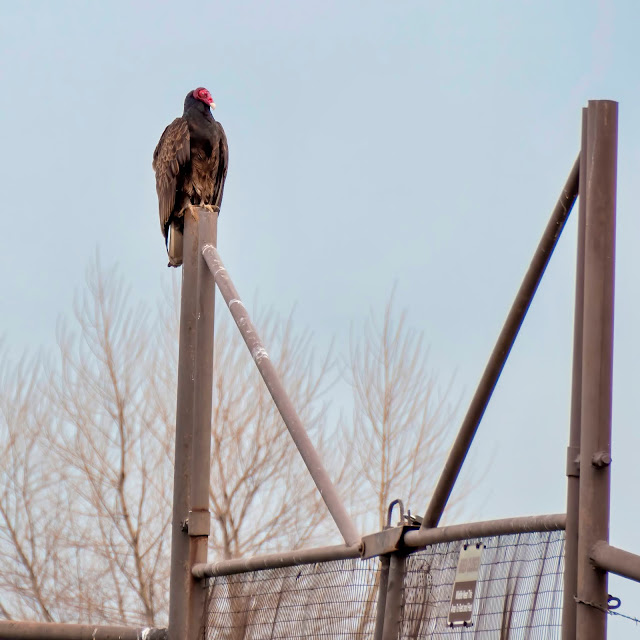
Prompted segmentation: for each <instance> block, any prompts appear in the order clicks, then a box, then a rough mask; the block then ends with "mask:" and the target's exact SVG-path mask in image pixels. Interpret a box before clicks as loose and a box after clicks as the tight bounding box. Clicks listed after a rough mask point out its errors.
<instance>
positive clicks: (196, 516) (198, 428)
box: [188, 208, 218, 640]
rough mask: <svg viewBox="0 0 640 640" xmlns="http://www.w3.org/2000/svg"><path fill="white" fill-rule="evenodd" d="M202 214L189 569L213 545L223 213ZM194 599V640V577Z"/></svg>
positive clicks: (193, 604) (192, 637) (196, 599)
mask: <svg viewBox="0 0 640 640" xmlns="http://www.w3.org/2000/svg"><path fill="white" fill-rule="evenodd" d="M196 211H197V213H198V252H197V253H198V259H197V263H198V264H197V269H198V297H197V312H196V363H195V365H196V369H195V373H196V380H195V394H194V395H195V397H194V416H193V443H192V453H191V492H190V493H191V495H190V509H189V526H188V533H189V543H190V550H189V569H191V567H193V566H194V565H195V564H199V563H202V562H206V561H207V547H208V543H209V533H210V518H209V477H210V474H211V404H212V397H213V329H214V312H215V289H216V284H215V280H214V279H213V276H212V275H211V271H210V270H209V267H208V266H207V263H206V262H205V261H204V258H203V257H202V249H203V247H204V246H205V245H213V246H216V244H217V231H218V213H217V212H216V213H213V212H211V211H208V210H207V209H204V208H198V209H196ZM190 593H191V597H190V600H189V635H188V638H189V640H196V639H197V638H200V637H201V633H200V632H201V628H202V624H203V615H204V609H205V599H206V590H205V589H204V588H203V585H202V583H201V581H199V580H195V581H194V579H193V576H192V584H191V592H190Z"/></svg>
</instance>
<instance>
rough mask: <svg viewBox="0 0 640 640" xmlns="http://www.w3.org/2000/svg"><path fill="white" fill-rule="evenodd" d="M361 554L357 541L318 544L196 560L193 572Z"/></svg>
mask: <svg viewBox="0 0 640 640" xmlns="http://www.w3.org/2000/svg"><path fill="white" fill-rule="evenodd" d="M359 557H360V545H359V544H356V545H353V546H351V547H347V546H345V545H342V544H340V545H334V546H329V547H317V548H315V549H295V550H293V551H281V552H279V553H266V554H264V555H260V556H249V557H248V558H233V559H232V560H221V561H220V562H210V563H208V564H196V565H194V567H193V569H192V573H193V575H194V576H195V577H196V578H215V577H216V576H230V575H235V574H238V573H247V572H249V571H262V570H264V569H279V568H281V567H295V566H298V565H303V564H315V563H316V562H331V561H332V560H345V559H348V558H359Z"/></svg>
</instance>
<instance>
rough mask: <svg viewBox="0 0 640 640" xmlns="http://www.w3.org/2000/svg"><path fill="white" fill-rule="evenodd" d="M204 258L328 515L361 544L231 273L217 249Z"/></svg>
mask: <svg viewBox="0 0 640 640" xmlns="http://www.w3.org/2000/svg"><path fill="white" fill-rule="evenodd" d="M202 255H203V256H204V259H205V261H206V263H207V265H208V267H209V269H210V270H211V273H212V274H213V277H214V279H215V281H216V285H218V289H219V290H220V293H221V294H222V297H223V298H224V300H225V302H226V303H227V306H228V307H229V311H231V315H232V316H233V319H234V320H235V323H236V325H237V326H238V329H239V330H240V333H241V334H242V337H243V339H244V341H245V343H246V345H247V347H248V348H249V352H250V353H251V356H252V357H253V359H254V361H255V363H256V366H257V367H258V371H259V372H260V375H261V376H262V379H263V380H264V382H265V384H266V385H267V389H268V390H269V393H270V394H271V397H272V398H273V401H274V403H275V405H276V407H277V408H278V411H279V412H280V415H281V416H282V419H283V421H284V423H285V425H286V427H287V429H288V430H289V433H290V434H291V437H292V438H293V442H294V443H295V445H296V447H297V448H298V451H299V452H300V455H301V456H302V459H303V460H304V463H305V465H306V466H307V469H308V471H309V473H310V474H311V477H312V478H313V481H314V482H315V485H316V487H317V488H318V491H319V492H320V495H321V496H322V499H323V500H324V503H325V504H326V505H327V509H329V513H331V516H332V517H333V520H334V522H335V523H336V525H337V527H338V529H339V530H340V533H341V534H342V537H343V538H344V541H345V543H346V544H347V545H349V546H351V545H354V544H357V543H359V542H360V536H359V535H358V531H357V530H356V527H355V525H354V523H353V521H352V520H351V517H350V516H349V514H348V513H347V511H346V509H345V508H344V505H343V504H342V500H341V499H340V496H339V495H338V492H337V490H336V488H335V486H334V484H333V482H332V481H331V478H330V477H329V474H328V473H327V471H326V469H325V468H324V465H323V464H322V461H321V460H320V456H319V455H318V452H317V451H316V450H315V447H314V446H313V443H312V442H311V440H310V438H309V436H308V435H307V432H306V430H305V428H304V425H303V424H302V421H301V420H300V416H298V413H297V412H296V410H295V408H294V406H293V403H292V402H291V399H290V398H289V396H288V395H287V392H286V390H285V388H284V386H283V385H282V382H281V380H280V377H279V376H278V372H277V371H276V368H275V367H274V366H273V363H272V362H271V359H270V358H269V354H268V353H267V350H266V349H265V348H264V345H263V344H262V342H261V340H260V338H259V336H258V332H257V331H256V328H255V327H254V326H253V323H252V322H251V319H250V318H249V314H248V313H247V310H246V309H245V306H244V304H243V303H242V300H240V296H239V295H238V292H237V291H236V288H235V287H234V286H233V282H232V281H231V278H230V277H229V273H228V272H227V270H226V269H225V266H224V264H223V262H222V260H221V258H220V255H219V254H218V251H217V249H216V248H215V247H214V246H213V245H211V244H207V245H205V246H204V247H203V249H202Z"/></svg>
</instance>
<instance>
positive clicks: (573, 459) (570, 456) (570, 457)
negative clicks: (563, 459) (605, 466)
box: [567, 447, 580, 478]
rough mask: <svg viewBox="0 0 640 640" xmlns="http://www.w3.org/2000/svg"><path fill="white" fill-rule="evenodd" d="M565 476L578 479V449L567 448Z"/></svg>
mask: <svg viewBox="0 0 640 640" xmlns="http://www.w3.org/2000/svg"><path fill="white" fill-rule="evenodd" d="M567 475H568V476H569V477H573V478H579V477H580V447H567Z"/></svg>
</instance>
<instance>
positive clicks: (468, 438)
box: [420, 157, 580, 529]
mask: <svg viewBox="0 0 640 640" xmlns="http://www.w3.org/2000/svg"><path fill="white" fill-rule="evenodd" d="M579 168H580V157H578V158H577V159H576V161H575V163H574V165H573V168H572V169H571V173H570V174H569V178H568V179H567V182H566V184H565V186H564V189H563V190H562V194H561V195H560V198H559V199H558V202H557V204H556V206H555V208H554V210H553V213H552V215H551V219H550V220H549V223H548V224H547V228H546V229H545V231H544V234H543V236H542V238H541V240H540V243H539V244H538V248H537V250H536V253H535V255H534V256H533V260H532V261H531V264H530V265H529V269H528V270H527V273H526V275H525V277H524V280H523V281H522V284H521V285H520V289H519V291H518V293H517V295H516V299H515V300H514V302H513V305H512V306H511V310H510V311H509V315H508V316H507V319H506V321H505V323H504V326H503V327H502V331H501V332H500V335H499V336H498V340H497V342H496V344H495V347H494V348H493V351H492V352H491V356H490V358H489V362H488V363H487V366H486V367H485V370H484V373H483V374H482V378H481V379H480V382H479V384H478V388H477V389H476V392H475V394H474V396H473V399H472V400H471V404H470V405H469V408H468V409H467V414H466V415H465V417H464V420H463V422H462V425H461V426H460V431H459V432H458V436H457V437H456V440H455V442H454V443H453V446H452V447H451V451H450V452H449V457H448V458H447V461H446V463H445V466H444V469H443V471H442V475H441V476H440V479H439V480H438V484H437V486H436V488H435V491H434V492H433V495H432V496H431V502H430V503H429V506H428V508H427V512H426V514H425V517H424V519H423V521H422V525H421V526H420V528H421V529H430V528H432V527H436V526H437V525H438V523H439V522H440V518H441V517H442V513H443V512H444V509H445V507H446V506H447V502H448V500H449V496H450V495H451V491H452V490H453V486H454V484H455V482H456V479H457V478H458V474H459V473H460V469H461V468H462V464H463V463H464V460H465V458H466V457H467V453H468V452H469V448H470V447H471V443H472V442H473V438H474V436H475V435H476V431H477V430H478V426H479V424H480V421H481V420H482V416H483V415H484V412H485V409H486V408H487V405H488V404H489V400H490V399H491V395H492V393H493V390H494V388H495V386H496V384H497V382H498V378H499V377H500V374H501V373H502V369H503V368H504V365H505V362H506V361H507V358H508V357H509V352H510V351H511V347H512V346H513V343H514V342H515V339H516V337H517V335H518V331H519V330H520V327H521V326H522V323H523V321H524V318H525V315H526V313H527V310H528V309H529V305H530V304H531V300H532V299H533V296H534V295H535V292H536V289H537V288H538V285H539V284H540V280H541V279H542V276H543V274H544V271H545V269H546V268H547V264H549V260H550V259H551V255H552V253H553V250H554V249H555V246H556V244H557V242H558V239H559V238H560V234H561V233H562V229H563V228H564V225H565V222H566V221H567V218H568V217H569V213H570V212H571V208H572V207H573V204H574V202H575V201H576V198H577V197H578V173H579Z"/></svg>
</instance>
